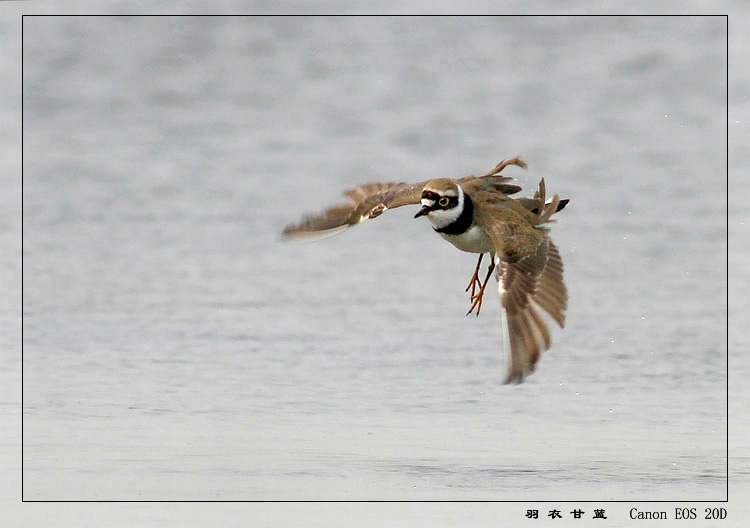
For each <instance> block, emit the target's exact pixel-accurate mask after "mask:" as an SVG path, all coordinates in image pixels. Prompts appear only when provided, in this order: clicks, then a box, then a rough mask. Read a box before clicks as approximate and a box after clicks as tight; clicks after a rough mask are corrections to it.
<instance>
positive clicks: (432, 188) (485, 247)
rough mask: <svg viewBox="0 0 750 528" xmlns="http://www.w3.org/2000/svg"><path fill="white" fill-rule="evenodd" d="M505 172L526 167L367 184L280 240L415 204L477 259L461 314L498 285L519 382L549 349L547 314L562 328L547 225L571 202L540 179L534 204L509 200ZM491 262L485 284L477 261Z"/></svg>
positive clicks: (559, 275) (563, 304)
mask: <svg viewBox="0 0 750 528" xmlns="http://www.w3.org/2000/svg"><path fill="white" fill-rule="evenodd" d="M508 165H516V166H519V167H522V168H527V165H526V163H525V162H524V161H523V160H522V159H521V158H519V157H515V158H513V159H510V160H504V161H501V162H500V163H498V164H497V165H496V166H495V167H494V168H493V169H492V170H491V171H489V172H488V173H487V174H484V175H482V176H466V177H464V178H458V179H451V178H439V179H433V180H427V181H422V182H419V183H413V184H408V183H403V182H389V183H365V184H364V185H360V186H359V187H357V188H355V189H350V190H348V191H345V192H344V195H345V196H347V197H348V199H349V201H348V202H347V203H345V204H341V205H335V206H333V207H330V208H328V209H326V210H325V211H323V212H322V213H320V214H317V215H311V216H307V217H305V218H303V219H302V221H301V222H300V223H298V224H294V225H289V226H287V227H286V228H285V229H284V231H283V233H284V235H285V236H286V237H288V238H291V239H308V240H312V239H319V238H324V237H327V236H332V235H335V234H337V233H339V232H341V231H344V230H346V229H348V228H350V227H352V226H354V225H356V224H359V223H360V222H362V221H364V220H367V219H370V218H376V217H378V216H380V215H381V214H383V213H384V212H385V211H387V210H388V209H394V208H396V207H401V206H403V205H421V209H420V210H419V212H417V214H416V215H415V216H414V218H419V217H422V216H425V217H427V219H428V220H429V221H430V223H431V224H432V228H433V230H434V231H435V232H436V233H437V234H439V235H440V236H441V237H443V238H444V239H445V240H447V241H448V242H450V243H451V244H453V245H454V246H455V247H456V248H458V249H460V250H461V251H466V252H469V253H478V254H479V258H478V260H477V265H476V268H475V269H474V273H473V275H472V276H471V280H470V281H469V285H468V286H467V287H466V291H467V292H468V291H469V290H471V293H470V295H471V301H470V302H471V306H470V308H469V311H468V312H467V314H466V315H469V314H470V313H472V312H473V311H474V310H476V315H477V316H478V315H479V312H480V311H481V309H482V298H483V297H484V292H485V288H486V287H487V283H488V282H489V279H490V276H491V275H492V272H493V271H494V272H495V277H496V278H497V281H498V291H499V292H500V299H501V305H502V307H501V311H502V317H501V320H502V331H503V348H504V349H505V353H506V357H507V360H508V374H507V378H506V380H505V382H506V383H510V382H514V383H520V382H521V381H523V379H524V377H525V376H527V375H528V374H530V373H531V372H533V370H534V367H535V365H536V363H537V361H538V360H539V357H540V355H541V353H542V352H543V351H545V350H547V349H549V347H550V344H551V339H550V332H549V328H548V327H547V323H546V320H545V313H546V314H547V315H548V316H549V317H551V318H552V319H553V320H554V321H555V322H557V324H559V325H560V327H564V326H565V310H566V308H567V304H568V293H567V289H566V287H565V283H564V282H563V264H562V260H561V258H560V252H559V251H558V249H557V247H556V246H555V244H553V243H552V240H551V239H550V238H549V228H548V227H547V224H549V223H552V222H554V221H555V220H553V219H552V218H551V217H552V216H553V215H554V214H555V213H557V212H558V211H560V210H562V209H563V208H564V207H565V206H566V205H567V204H568V202H569V200H567V199H562V200H561V199H560V197H559V196H558V195H557V194H555V195H554V196H553V197H552V199H551V200H550V201H547V200H546V186H545V183H544V178H542V180H541V181H540V182H539V188H538V190H537V191H536V192H535V193H534V196H533V198H512V197H511V195H513V194H515V193H517V192H519V191H520V190H521V187H519V186H518V185H514V184H511V183H508V182H509V181H511V180H512V178H510V177H507V176H501V175H500V173H501V172H502V170H503V169H504V168H505V167H507V166H508ZM485 253H489V255H490V263H489V266H488V270H487V274H486V276H485V278H484V280H481V279H480V277H479V272H480V269H481V263H482V258H483V256H484V254H485Z"/></svg>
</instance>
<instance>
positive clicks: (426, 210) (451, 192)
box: [414, 178, 464, 229]
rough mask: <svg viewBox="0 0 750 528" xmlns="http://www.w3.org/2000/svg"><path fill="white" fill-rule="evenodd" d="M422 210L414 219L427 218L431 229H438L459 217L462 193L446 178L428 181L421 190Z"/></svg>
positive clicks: (461, 208) (462, 200)
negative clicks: (431, 226)
mask: <svg viewBox="0 0 750 528" xmlns="http://www.w3.org/2000/svg"><path fill="white" fill-rule="evenodd" d="M420 203H421V204H422V209H420V210H419V212H418V213H417V214H416V215H414V218H419V217H420V216H427V218H428V219H429V220H430V222H431V223H432V225H433V227H435V228H436V229H440V228H441V227H445V226H447V225H449V224H451V223H453V222H455V221H456V219H457V218H458V217H459V216H460V215H461V211H463V207H464V191H463V189H461V186H459V185H458V184H457V183H456V182H455V181H453V180H451V179H448V178H441V179H438V180H430V181H428V182H427V183H426V184H425V186H424V189H423V190H422V200H421V202H420Z"/></svg>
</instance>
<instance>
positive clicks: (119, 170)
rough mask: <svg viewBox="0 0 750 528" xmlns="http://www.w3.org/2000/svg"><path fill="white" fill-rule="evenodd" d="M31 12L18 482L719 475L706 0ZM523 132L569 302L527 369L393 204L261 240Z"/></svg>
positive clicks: (622, 494)
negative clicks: (516, 372) (510, 368)
mask: <svg viewBox="0 0 750 528" xmlns="http://www.w3.org/2000/svg"><path fill="white" fill-rule="evenodd" d="M23 30H24V51H23V59H24V64H23V67H24V74H23V89H24V93H23V97H24V99H23V112H24V113H23V119H24V123H23V124H24V135H23V139H24V157H23V162H24V182H23V220H24V225H23V230H24V231H23V257H24V260H23V273H24V278H23V296H24V305H23V345H24V348H23V374H24V385H23V396H24V408H23V413H24V415H23V416H24V425H23V433H24V437H23V448H24V452H23V462H24V473H23V479H24V480H23V492H24V498H25V499H27V500H29V499H31V500H34V499H40V500H42V499H56V500H67V499H92V500H103V499H107V500H109V499H111V500H138V499H152V500H183V499H184V500H198V499H208V500H212V499H214V500H273V499H310V500H318V499H345V500H359V499H382V500H385V499H402V500H403V499H405V500H432V499H457V500H539V499H546V500H583V499H592V500H593V499H596V500H609V499H623V500H722V499H725V498H726V493H727V491H726V490H727V488H726V471H727V458H726V447H727V422H726V415H727V399H726V397H727V310H726V308H727V275H726V269H727V180H726V169H725V167H726V163H727V149H726V144H727V143H726V142H727V136H726V134H727V121H726V103H727V85H726V74H727V72H726V54H727V40H726V34H727V26H726V19H724V18H722V17H709V18H698V17H624V18H623V17H594V18H586V17H572V18H566V17H526V18H517V17H500V18H408V17H406V18H325V17H322V18H259V17H215V18H199V17H195V18H190V17H186V18H179V17H177V18H174V17H165V18H161V17H159V18H157V17H154V18H140V17H128V18H125V17H122V18H119V17H109V18H107V17H94V18H85V17H66V18H58V17H32V18H28V17H27V18H26V19H25V20H24V26H23ZM746 88H747V87H746V86H745V89H746ZM514 155H522V156H523V157H524V158H525V159H526V161H527V162H528V163H529V170H528V171H522V170H520V169H516V168H510V169H508V175H512V176H514V177H516V178H517V179H518V181H519V182H520V183H521V184H522V185H523V186H524V188H525V189H528V190H526V191H525V192H526V193H532V192H533V188H534V187H535V185H536V183H537V181H538V180H539V179H540V178H541V177H544V178H545V179H546V182H547V187H548V190H549V191H551V192H553V193H554V192H557V193H560V194H561V195H562V196H563V197H568V198H570V199H571V203H570V205H569V207H568V208H567V209H566V210H565V211H564V212H563V213H561V214H560V215H559V217H558V218H559V219H558V223H557V224H555V225H554V226H553V232H552V237H553V239H554V240H555V242H556V243H557V245H558V246H559V248H560V250H561V253H562V255H563V260H564V263H565V274H566V280H567V284H568V288H569V292H570V305H569V311H568V324H567V327H566V328H565V329H564V330H562V331H555V332H554V334H553V347H552V349H551V350H550V351H548V352H547V353H546V354H545V355H544V356H543V358H542V360H541V362H540V363H539V365H538V369H537V372H535V373H534V374H533V375H532V376H531V377H530V378H528V380H527V382H526V383H524V384H522V385H520V386H506V385H502V380H503V377H504V374H505V370H504V369H505V358H504V357H503V355H502V346H501V328H500V319H499V300H498V299H497V298H496V296H495V295H488V297H487V298H486V300H485V306H484V308H483V311H482V314H481V316H480V317H479V318H478V319H477V318H474V317H468V318H467V317H464V313H465V312H466V310H467V308H468V305H469V300H468V296H467V295H466V294H465V293H464V291H463V289H464V287H465V284H466V282H467V281H468V279H469V276H470V274H471V272H472V270H473V266H474V262H475V258H474V257H473V256H472V255H469V254H465V253H461V252H458V251H456V250H455V249H453V248H452V247H451V246H450V245H448V244H446V243H445V242H444V241H443V240H442V239H440V238H439V237H437V236H436V235H434V234H433V233H432V232H431V229H430V228H429V226H428V223H427V222H424V221H413V220H412V219H411V216H412V215H413V214H414V210H413V209H411V208H403V209H400V210H395V211H392V212H389V213H388V214H387V215H384V216H383V217H381V218H379V219H377V221H373V222H368V223H365V224H363V225H361V226H358V227H357V228H356V229H355V230H351V231H349V232H347V233H344V234H343V235H341V236H338V237H334V238H331V239H328V240H324V241H321V242H318V243H310V244H290V243H286V242H284V241H282V240H281V238H280V231H281V229H282V228H283V227H284V225H286V224H287V223H289V222H293V221H296V220H297V219H298V218H299V217H300V216H301V215H302V214H303V213H309V212H315V211H318V210H320V209H321V208H322V207H323V206H325V205H328V204H330V203H334V202H335V201H336V200H339V193H340V192H341V191H342V190H343V189H345V188H349V187H351V186H354V185H356V184H358V183H362V182H365V181H378V180H404V181H416V180H421V179H426V178H430V177H458V176H463V175H467V174H471V173H474V174H478V173H483V172H485V171H486V170H487V169H489V168H490V167H492V166H493V165H494V164H495V163H496V162H497V161H499V160H500V159H502V158H507V157H510V156H514ZM738 156H739V157H740V161H741V162H743V163H745V164H746V163H747V154H746V153H744V154H738ZM741 216H742V218H741V221H742V222H744V221H746V220H747V213H746V212H741ZM742 225H744V224H742ZM11 227H12V226H10V225H4V226H3V229H5V230H6V231H5V232H7V233H9V232H10V229H11ZM742 251H744V252H745V253H744V257H742V258H744V260H745V261H746V258H747V256H748V251H747V248H746V247H744V249H742ZM736 258H738V259H740V257H736ZM742 273H743V275H741V276H739V277H740V281H739V283H737V284H738V287H744V286H742V285H743V284H744V285H745V286H747V284H748V282H747V274H746V272H742ZM740 304H742V306H741V308H746V304H747V301H741V303H740ZM748 371H749V367H748V361H747V360H746V359H744V358H743V359H738V360H737V362H736V363H734V364H733V370H732V377H733V379H734V377H735V376H736V377H737V378H738V379H742V378H744V379H746V378H747V375H748V373H749V372H748ZM742 394H743V395H744V397H745V398H746V397H747V396H746V390H745V391H743V392H742ZM742 420H743V418H740V423H739V424H737V427H740V428H747V418H744V422H742ZM746 455H747V450H746V449H745V450H744V454H743V456H741V457H740V458H739V459H738V463H740V464H743V465H745V467H746V464H747V460H748V459H747V456H746ZM740 474H741V475H743V476H744V477H741V478H745V479H746V478H747V473H746V471H742V472H741V473H740Z"/></svg>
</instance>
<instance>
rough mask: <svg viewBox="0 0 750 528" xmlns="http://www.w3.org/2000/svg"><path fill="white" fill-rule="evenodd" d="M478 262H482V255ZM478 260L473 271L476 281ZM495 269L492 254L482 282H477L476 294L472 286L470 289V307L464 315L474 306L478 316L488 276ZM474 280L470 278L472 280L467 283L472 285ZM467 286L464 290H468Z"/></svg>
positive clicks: (471, 310) (472, 309)
mask: <svg viewBox="0 0 750 528" xmlns="http://www.w3.org/2000/svg"><path fill="white" fill-rule="evenodd" d="M479 262H482V257H481V255H480V257H479ZM479 262H478V263H477V269H476V270H475V271H474V278H476V279H477V280H476V283H479V280H478V279H479V277H477V272H478V271H479ZM494 269H495V258H494V256H492V262H490V267H489V269H488V270H487V276H486V277H485V278H484V282H483V283H479V284H480V286H479V293H477V294H476V295H475V294H474V288H473V287H472V289H471V300H472V303H471V308H469V311H468V312H466V315H469V314H470V313H471V312H473V311H474V308H476V309H477V317H479V312H480V311H481V310H482V298H483V297H484V289H485V288H486V287H487V283H488V282H489V280H490V276H491V275H492V271H493V270H494ZM476 283H475V282H474V279H472V282H471V283H470V284H469V286H472V284H474V285H475V284H476ZM468 290H469V288H468V287H467V288H466V291H468Z"/></svg>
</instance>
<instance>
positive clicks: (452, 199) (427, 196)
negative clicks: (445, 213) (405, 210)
mask: <svg viewBox="0 0 750 528" xmlns="http://www.w3.org/2000/svg"><path fill="white" fill-rule="evenodd" d="M444 198H447V199H448V205H440V200H442V199H444ZM422 199H423V200H432V201H433V202H434V203H433V204H432V205H431V206H429V207H428V209H429V210H430V211H435V210H437V209H451V208H453V207H456V206H457V205H458V196H440V195H439V194H438V193H436V192H432V191H423V192H422Z"/></svg>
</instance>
